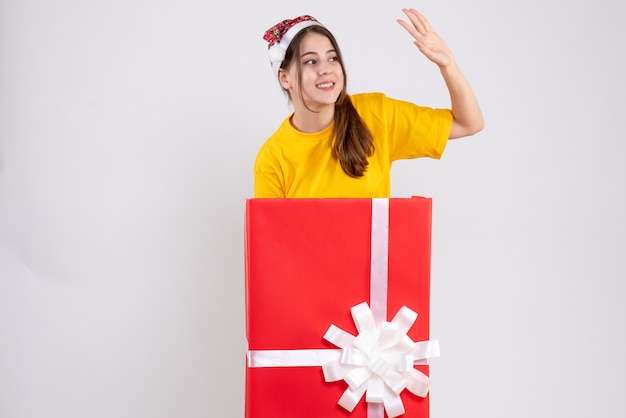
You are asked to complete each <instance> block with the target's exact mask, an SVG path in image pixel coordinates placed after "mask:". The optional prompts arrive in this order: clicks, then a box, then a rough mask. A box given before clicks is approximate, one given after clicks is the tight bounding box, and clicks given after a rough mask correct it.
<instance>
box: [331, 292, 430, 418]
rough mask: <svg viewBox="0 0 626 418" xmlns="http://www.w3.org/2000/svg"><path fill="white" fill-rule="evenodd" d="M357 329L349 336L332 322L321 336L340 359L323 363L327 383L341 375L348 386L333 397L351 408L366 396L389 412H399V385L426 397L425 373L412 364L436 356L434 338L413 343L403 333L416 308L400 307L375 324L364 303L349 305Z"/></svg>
mask: <svg viewBox="0 0 626 418" xmlns="http://www.w3.org/2000/svg"><path fill="white" fill-rule="evenodd" d="M350 311H351V313H352V319H353V320H354V323H355V325H356V328H357V330H358V331H359V334H358V335H357V336H354V335H352V334H350V333H349V332H346V331H344V330H342V329H340V328H338V327H336V326H335V325H331V326H330V327H329V328H328V331H326V334H324V339H325V340H327V341H329V342H330V343H332V344H334V345H335V346H337V347H339V348H340V349H341V351H342V353H341V358H340V359H339V360H337V361H333V362H330V363H327V364H324V365H323V366H322V371H323V373H324V379H325V380H326V382H336V381H339V380H345V382H346V383H347V384H348V388H347V389H346V390H345V392H344V393H343V395H342V396H341V398H340V399H339V401H338V404H339V405H340V406H341V407H343V408H344V409H346V410H348V411H350V412H352V411H353V410H354V408H355V407H356V405H357V404H358V403H359V401H360V400H361V399H362V398H363V396H364V395H365V401H366V402H368V403H376V404H381V403H382V404H383V405H384V408H385V410H386V411H387V415H388V416H389V417H397V416H399V415H402V414H404V404H403V403H402V399H401V398H400V394H401V393H402V391H403V390H404V389H407V390H408V391H410V392H411V393H413V394H415V395H417V396H420V397H425V396H426V395H427V394H428V390H429V389H430V378H429V377H428V376H427V375H425V374H424V373H422V372H420V371H419V370H417V369H415V367H414V366H415V365H416V364H427V360H428V359H429V358H432V357H437V356H439V343H438V342H437V341H419V342H414V341H413V340H411V338H410V337H409V336H408V335H407V332H408V331H409V329H410V328H411V327H412V326H413V324H414V323H415V320H416V319H417V313H416V312H414V311H412V310H411V309H409V308H407V307H406V306H403V307H402V308H400V310H398V312H397V313H396V315H395V316H394V318H393V319H392V320H391V322H387V321H383V322H380V323H379V324H378V325H376V323H375V321H374V316H373V315H372V311H371V310H370V307H369V306H368V304H367V303H366V302H363V303H360V304H358V305H356V306H353V307H352V308H351V309H350Z"/></svg>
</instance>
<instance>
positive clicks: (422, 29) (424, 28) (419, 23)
mask: <svg viewBox="0 0 626 418" xmlns="http://www.w3.org/2000/svg"><path fill="white" fill-rule="evenodd" d="M402 11H403V12H404V14H405V15H406V16H407V17H408V18H409V20H410V21H411V23H412V24H413V26H414V27H415V29H416V30H417V32H418V33H419V34H420V35H422V36H423V35H425V34H427V33H428V32H431V31H432V28H431V26H430V23H428V20H426V18H425V17H424V16H423V15H422V14H421V13H420V12H418V11H417V10H415V9H402Z"/></svg>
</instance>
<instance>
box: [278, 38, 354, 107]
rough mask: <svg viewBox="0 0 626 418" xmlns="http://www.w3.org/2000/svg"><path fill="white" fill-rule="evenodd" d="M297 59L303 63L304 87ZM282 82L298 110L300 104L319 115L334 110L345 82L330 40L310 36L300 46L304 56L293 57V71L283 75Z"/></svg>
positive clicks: (284, 72)
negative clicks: (328, 109)
mask: <svg viewBox="0 0 626 418" xmlns="http://www.w3.org/2000/svg"><path fill="white" fill-rule="evenodd" d="M295 60H299V61H300V68H301V74H300V85H298V78H297V71H298V65H297V64H296V62H295ZM280 82H281V85H282V86H283V88H285V89H286V90H287V91H289V95H290V97H291V100H292V102H293V103H294V106H295V108H296V109H297V108H298V107H297V106H298V104H304V105H305V106H306V107H307V108H308V109H310V110H312V111H316V112H318V111H321V110H322V109H323V108H325V107H328V106H333V109H334V105H335V102H336V101H337V99H338V98H339V95H340V94H341V91H342V90H343V83H344V80H343V71H342V68H341V64H340V63H339V60H338V58H337V53H336V51H335V49H334V48H333V45H332V43H331V42H330V40H329V39H328V38H327V37H326V36H324V35H320V34H319V33H315V32H309V33H308V34H306V35H305V36H304V38H303V39H302V42H301V43H300V55H299V56H294V57H293V61H292V62H291V63H290V65H289V68H288V69H287V70H286V71H283V72H282V74H281V76H280ZM300 93H301V94H300Z"/></svg>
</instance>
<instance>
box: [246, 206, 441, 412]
mask: <svg viewBox="0 0 626 418" xmlns="http://www.w3.org/2000/svg"><path fill="white" fill-rule="evenodd" d="M430 236H431V199H429V198H419V197H415V198H392V199H249V200H247V202H246V226H245V257H246V259H245V260H246V264H245V265H246V334H247V340H248V352H247V367H246V398H245V402H246V405H245V413H246V417H247V418H265V417H267V418H270V417H271V418H281V417H289V418H294V417H298V418H309V417H310V418H321V417H324V418H333V417H344V418H345V417H350V416H351V417H355V418H357V417H358V418H365V417H368V418H383V417H384V416H399V415H402V414H403V413H405V414H406V415H405V416H407V417H412V418H426V417H428V412H429V411H428V395H427V394H428V387H429V378H428V377H427V374H428V366H427V365H426V364H427V359H428V358H429V357H433V356H436V355H438V346H437V343H436V341H428V339H429V293H430ZM407 308H408V309H407ZM396 313H397V314H396ZM416 316H417V319H416ZM412 392H413V393H412ZM414 393H416V394H417V395H416V394H414ZM418 395H419V396H418Z"/></svg>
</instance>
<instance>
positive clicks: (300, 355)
mask: <svg viewBox="0 0 626 418" xmlns="http://www.w3.org/2000/svg"><path fill="white" fill-rule="evenodd" d="M388 254H389V199H372V233H371V266H370V303H371V305H372V308H371V309H370V307H369V306H368V305H367V303H366V302H363V303H361V304H359V305H356V306H353V307H352V308H351V310H350V311H351V312H352V318H353V320H354V323H355V324H356V327H357V330H358V331H359V334H358V335H357V336H356V337H355V336H354V335H352V334H350V333H348V332H346V331H344V330H342V329H340V328H338V327H336V326H335V325H331V326H330V327H329V328H328V330H327V331H326V334H324V339H326V340H327V341H329V342H331V343H332V344H334V345H335V346H337V347H339V349H320V350H316V349H311V350H250V351H248V366H249V367H307V366H309V367H315V366H316V367H319V366H322V371H323V373H324V379H325V380H326V381H327V382H335V381H339V380H345V381H346V383H348V389H346V391H345V392H344V393H343V395H342V396H341V398H340V399H339V401H338V403H339V405H341V406H342V407H343V408H345V409H346V410H348V411H350V412H352V411H353V410H354V408H355V407H356V405H357V404H358V403H359V401H360V400H361V399H362V398H363V396H364V395H365V400H366V402H367V403H368V408H367V409H368V418H384V411H385V410H386V411H387V415H388V416H389V417H390V418H392V417H396V416H398V415H402V414H404V404H403V403H402V399H401V398H400V393H401V392H402V391H403V390H404V389H407V390H409V391H410V392H411V393H413V394H415V395H417V396H420V397H425V396H426V395H427V394H428V390H429V388H430V378H429V377H428V376H427V375H425V374H424V373H422V372H420V371H419V370H417V369H415V367H414V365H416V364H428V359H429V358H431V357H437V356H439V343H438V342H437V341H420V342H414V341H413V340H411V338H410V337H409V336H408V335H407V332H408V330H409V329H410V328H411V327H412V326H413V323H414V322H415V320H416V319H417V313H415V312H414V311H412V310H411V309H409V308H407V307H406V306H403V307H402V308H400V310H399V311H398V312H397V313H396V315H395V316H394V318H393V319H392V321H391V322H387V321H386V319H387V282H388V262H389V259H388Z"/></svg>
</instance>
